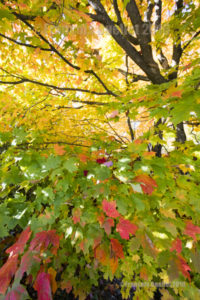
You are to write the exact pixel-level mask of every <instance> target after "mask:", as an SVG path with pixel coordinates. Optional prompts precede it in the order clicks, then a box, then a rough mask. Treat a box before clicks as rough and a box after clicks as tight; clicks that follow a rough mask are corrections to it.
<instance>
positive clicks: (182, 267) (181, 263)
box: [177, 255, 191, 281]
mask: <svg viewBox="0 0 200 300" xmlns="http://www.w3.org/2000/svg"><path fill="white" fill-rule="evenodd" d="M177 265H178V269H179V271H181V273H182V274H183V276H184V277H186V278H188V280H189V281H191V278H190V273H189V271H191V268H190V267H189V266H188V264H187V262H186V260H185V259H184V258H183V257H182V256H181V255H178V263H177Z"/></svg>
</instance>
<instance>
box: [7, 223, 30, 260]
mask: <svg viewBox="0 0 200 300" xmlns="http://www.w3.org/2000/svg"><path fill="white" fill-rule="evenodd" d="M31 233H32V231H31V229H30V226H28V227H27V228H26V229H25V230H24V231H22V233H21V234H20V236H19V238H18V240H17V242H16V243H15V244H14V245H12V246H11V247H10V248H8V249H7V250H6V253H11V252H12V255H15V254H19V253H22V252H23V251H24V247H25V245H26V243H27V242H28V240H29V238H30V236H31Z"/></svg>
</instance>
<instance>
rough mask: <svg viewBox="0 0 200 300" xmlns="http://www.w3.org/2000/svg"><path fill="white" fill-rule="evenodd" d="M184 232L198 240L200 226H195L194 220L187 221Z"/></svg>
mask: <svg viewBox="0 0 200 300" xmlns="http://www.w3.org/2000/svg"><path fill="white" fill-rule="evenodd" d="M183 233H184V234H186V235H188V236H191V237H192V238H193V239H194V241H196V240H197V238H196V234H200V227H199V226H195V225H194V224H193V223H192V221H186V227H185V231H184V232H183Z"/></svg>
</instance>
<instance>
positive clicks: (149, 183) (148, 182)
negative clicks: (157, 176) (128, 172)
mask: <svg viewBox="0 0 200 300" xmlns="http://www.w3.org/2000/svg"><path fill="white" fill-rule="evenodd" d="M134 181H136V182H139V183H140V184H141V188H142V190H143V192H144V193H145V194H148V195H151V194H152V193H153V191H154V187H157V186H158V185H157V183H156V181H155V180H154V179H153V178H151V177H150V176H148V175H146V174H143V175H138V176H136V177H135V178H134Z"/></svg>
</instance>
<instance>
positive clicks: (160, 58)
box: [155, 0, 169, 69]
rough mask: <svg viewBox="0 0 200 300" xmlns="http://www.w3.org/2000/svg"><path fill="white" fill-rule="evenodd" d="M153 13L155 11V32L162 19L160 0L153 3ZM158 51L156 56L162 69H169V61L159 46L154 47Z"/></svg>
mask: <svg viewBox="0 0 200 300" xmlns="http://www.w3.org/2000/svg"><path fill="white" fill-rule="evenodd" d="M155 13H156V21H155V32H157V31H159V30H160V29H161V21H162V0H158V2H156V4H155ZM156 51H157V53H158V55H157V58H158V61H159V63H160V64H161V66H162V67H163V69H169V63H168V60H167V58H166V56H165V55H164V54H163V52H162V49H161V48H160V47H157V48H156Z"/></svg>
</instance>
